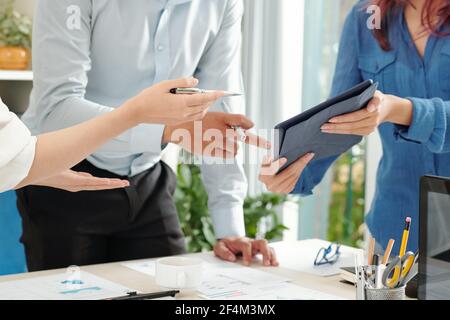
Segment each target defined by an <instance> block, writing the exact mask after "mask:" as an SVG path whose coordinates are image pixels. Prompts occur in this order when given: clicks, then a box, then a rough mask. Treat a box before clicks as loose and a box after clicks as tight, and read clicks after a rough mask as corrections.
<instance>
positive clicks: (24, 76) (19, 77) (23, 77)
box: [0, 70, 33, 81]
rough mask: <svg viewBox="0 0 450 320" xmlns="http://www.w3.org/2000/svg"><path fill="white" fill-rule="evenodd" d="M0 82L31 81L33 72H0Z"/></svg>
mask: <svg viewBox="0 0 450 320" xmlns="http://www.w3.org/2000/svg"><path fill="white" fill-rule="evenodd" d="M0 81H33V71H30V70H26V71H13V70H0Z"/></svg>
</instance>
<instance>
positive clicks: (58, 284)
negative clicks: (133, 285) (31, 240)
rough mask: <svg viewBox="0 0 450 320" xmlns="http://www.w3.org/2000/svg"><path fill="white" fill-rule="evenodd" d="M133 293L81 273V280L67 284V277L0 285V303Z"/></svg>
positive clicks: (99, 298) (77, 298)
mask: <svg viewBox="0 0 450 320" xmlns="http://www.w3.org/2000/svg"><path fill="white" fill-rule="evenodd" d="M130 291H133V290H131V289H129V288H126V287H123V286H121V285H118V284H116V283H114V282H111V281H109V280H106V279H103V278H100V277H97V276H95V275H93V274H90V273H87V272H83V273H82V274H81V278H80V281H78V282H77V283H71V284H69V283H67V280H66V274H59V275H52V276H43V277H37V278H33V279H27V280H19V281H11V282H3V283H0V300H102V299H110V298H114V297H118V296H123V295H126V293H127V292H130Z"/></svg>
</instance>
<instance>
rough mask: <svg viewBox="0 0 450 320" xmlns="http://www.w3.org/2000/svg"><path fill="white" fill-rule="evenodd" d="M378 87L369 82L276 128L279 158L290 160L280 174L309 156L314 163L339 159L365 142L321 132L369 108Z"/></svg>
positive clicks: (354, 137)
mask: <svg viewBox="0 0 450 320" xmlns="http://www.w3.org/2000/svg"><path fill="white" fill-rule="evenodd" d="M377 88H378V83H375V84H374V83H373V81H372V80H367V81H365V82H363V83H360V84H359V85H357V86H356V87H354V88H352V89H350V90H348V91H346V92H344V93H343V94H341V95H339V96H337V97H335V98H332V99H330V100H328V101H326V102H324V103H322V104H320V105H318V106H316V107H314V108H312V109H309V110H308V111H306V112H304V113H302V114H300V115H298V116H296V117H294V118H292V119H289V120H287V121H285V122H283V123H280V124H279V125H277V126H276V127H275V130H276V133H277V135H278V137H277V139H276V143H275V152H276V158H287V160H288V162H287V163H286V165H285V166H284V167H283V168H281V170H280V172H281V171H283V170H284V169H285V168H287V167H288V166H290V165H291V164H292V163H293V162H295V161H297V160H298V159H299V158H301V157H302V156H304V155H305V154H307V153H310V152H313V153H315V157H314V160H320V159H324V158H328V157H331V156H337V155H340V154H342V153H344V152H346V151H347V150H349V149H350V148H351V147H353V146H354V145H356V144H358V143H360V142H361V141H362V137H361V136H355V135H338V134H329V133H323V132H322V131H321V130H320V128H321V127H322V125H324V124H325V123H327V122H328V121H329V120H330V119H331V118H334V117H336V116H339V115H343V114H347V113H351V112H355V111H358V110H360V109H362V108H365V107H367V104H368V103H369V101H370V100H372V98H373V97H374V94H375V92H376V90H377Z"/></svg>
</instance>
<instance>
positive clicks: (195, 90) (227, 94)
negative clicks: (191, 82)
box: [170, 88, 243, 97]
mask: <svg viewBox="0 0 450 320" xmlns="http://www.w3.org/2000/svg"><path fill="white" fill-rule="evenodd" d="M217 91H221V90H205V89H199V88H173V89H171V90H170V93H172V94H199V93H214V92H217ZM222 92H223V93H224V95H223V96H224V97H240V96H243V94H242V93H237V92H231V91H222Z"/></svg>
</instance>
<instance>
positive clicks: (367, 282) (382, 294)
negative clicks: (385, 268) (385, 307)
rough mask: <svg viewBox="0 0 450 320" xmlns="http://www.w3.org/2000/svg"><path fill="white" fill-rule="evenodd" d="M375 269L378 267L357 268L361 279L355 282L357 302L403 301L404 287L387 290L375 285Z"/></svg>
mask: <svg viewBox="0 0 450 320" xmlns="http://www.w3.org/2000/svg"><path fill="white" fill-rule="evenodd" d="M377 268H379V266H361V267H358V268H357V272H358V275H359V276H360V277H361V278H360V281H358V282H357V292H358V295H357V299H358V300H405V298H406V285H403V286H400V287H397V288H392V289H391V288H388V287H386V286H379V284H377V277H376V275H377V273H379V272H380V271H378V272H377Z"/></svg>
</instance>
